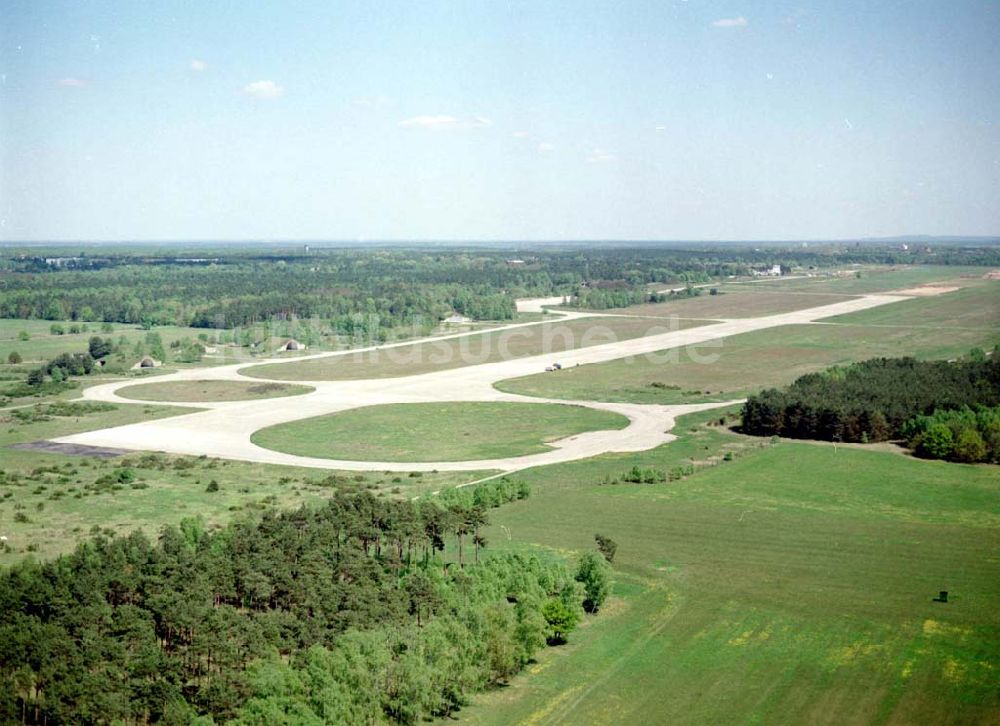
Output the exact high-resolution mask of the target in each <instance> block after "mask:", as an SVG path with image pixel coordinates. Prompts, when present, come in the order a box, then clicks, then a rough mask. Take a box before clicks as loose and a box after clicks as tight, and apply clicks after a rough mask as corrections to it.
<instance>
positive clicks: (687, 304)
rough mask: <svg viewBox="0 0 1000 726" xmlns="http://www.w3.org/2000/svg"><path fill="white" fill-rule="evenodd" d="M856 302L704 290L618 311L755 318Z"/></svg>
mask: <svg viewBox="0 0 1000 726" xmlns="http://www.w3.org/2000/svg"><path fill="white" fill-rule="evenodd" d="M850 299H852V296H850V295H835V294H832V293H803V292H785V291H782V290H756V289H752V288H751V289H740V288H738V287H736V286H730V288H729V292H726V293H725V294H722V295H709V294H708V293H707V292H705V291H702V294H701V295H699V296H698V297H688V298H678V299H676V300H669V301H667V302H662V303H650V304H648V305H632V306H631V307H627V308H616V309H615V310H614V311H608V312H614V313H615V314H619V315H649V316H652V317H668V316H671V315H681V316H686V317H694V318H755V317H759V316H761V315H776V314H778V313H789V312H793V311H795V310H804V309H806V308H814V307H819V306H820V305H832V304H833V303H838V302H843V301H845V300H850Z"/></svg>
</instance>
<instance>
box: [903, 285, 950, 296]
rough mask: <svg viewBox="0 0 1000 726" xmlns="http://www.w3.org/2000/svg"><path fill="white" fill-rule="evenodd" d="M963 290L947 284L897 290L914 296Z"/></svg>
mask: <svg viewBox="0 0 1000 726" xmlns="http://www.w3.org/2000/svg"><path fill="white" fill-rule="evenodd" d="M955 290H961V288H960V287H948V286H946V285H920V286H918V287H908V288H906V289H905V290H897V291H896V294H897V295H912V296H914V297H930V296H932V295H944V294H945V293H946V292H955Z"/></svg>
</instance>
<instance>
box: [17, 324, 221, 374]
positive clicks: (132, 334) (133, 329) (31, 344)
mask: <svg viewBox="0 0 1000 726" xmlns="http://www.w3.org/2000/svg"><path fill="white" fill-rule="evenodd" d="M53 322H58V323H59V324H60V325H62V326H63V328H65V329H67V330H68V329H69V326H70V325H73V324H74V323H70V322H61V321H51V320H15V319H11V318H0V363H6V362H7V356H8V355H9V354H10V353H11V351H17V352H18V353H20V354H21V357H22V358H23V359H24V361H25V362H26V363H36V362H42V361H47V360H51V359H53V358H55V357H56V356H57V355H60V354H61V353H84V352H86V351H87V343H88V342H89V341H90V338H91V337H92V336H95V335H98V336H100V337H102V338H108V337H110V338H112V339H113V340H114V341H115V343H116V344H117V343H118V339H119V338H121V337H122V336H124V337H125V338H126V339H127V341H128V343H127V344H126V347H127V348H128V349H131V346H133V345H135V343H136V341H139V340H143V339H144V338H145V337H146V333H148V332H155V333H159V334H160V337H161V338H162V339H163V345H164V347H165V348H166V349H167V350H168V351H170V347H169V346H170V344H171V343H172V342H174V341H175V340H181V339H183V338H190V339H191V340H197V338H198V334H199V333H206V332H213V331H206V330H205V329H204V328H183V327H177V326H173V325H163V326H157V327H155V328H153V330H152V331H148V330H143V329H142V328H141V327H139V326H138V325H125V324H123V323H114V325H113V327H114V331H113V332H111V333H104V332H101V324H100V323H88V324H87V325H88V330H87V332H85V333H65V334H63V335H52V334H51V333H50V332H49V327H50V326H51V325H52V323H53ZM75 324H77V325H82V324H83V323H75ZM21 331H25V332H27V333H28V335H29V336H30V338H29V340H26V341H25V340H19V339H18V334H19V333H20V332H21ZM210 361H211V359H206V360H205V361H204V365H209V364H210ZM171 365H173V363H171Z"/></svg>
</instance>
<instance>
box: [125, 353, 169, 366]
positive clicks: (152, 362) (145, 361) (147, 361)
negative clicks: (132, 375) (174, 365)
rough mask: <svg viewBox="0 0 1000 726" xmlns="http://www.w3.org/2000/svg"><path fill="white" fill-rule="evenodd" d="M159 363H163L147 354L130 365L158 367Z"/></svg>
mask: <svg viewBox="0 0 1000 726" xmlns="http://www.w3.org/2000/svg"><path fill="white" fill-rule="evenodd" d="M161 365H163V364H162V363H161V362H160V361H158V360H156V359H155V358H153V357H152V356H148V355H147V356H143V358H142V360H140V361H139V362H138V363H136V364H135V365H134V366H132V368H159V367H160V366H161Z"/></svg>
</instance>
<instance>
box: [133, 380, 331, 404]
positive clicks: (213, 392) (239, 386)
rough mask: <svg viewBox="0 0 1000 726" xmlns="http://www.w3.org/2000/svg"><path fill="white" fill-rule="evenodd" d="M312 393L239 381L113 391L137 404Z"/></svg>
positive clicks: (282, 385) (167, 383) (152, 385)
mask: <svg viewBox="0 0 1000 726" xmlns="http://www.w3.org/2000/svg"><path fill="white" fill-rule="evenodd" d="M314 390H315V389H314V388H312V387H311V386H296V385H291V384H287V383H250V382H247V383H243V382H241V381H165V382H163V383H140V384H138V385H135V386H127V387H125V388H121V389H119V390H118V391H117V394H118V395H119V396H121V397H122V398H132V399H135V400H137V401H177V402H199V401H252V400H256V399H260V398H275V397H283V396H300V395H302V394H303V393H309V392H310V391H314Z"/></svg>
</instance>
